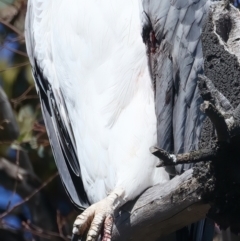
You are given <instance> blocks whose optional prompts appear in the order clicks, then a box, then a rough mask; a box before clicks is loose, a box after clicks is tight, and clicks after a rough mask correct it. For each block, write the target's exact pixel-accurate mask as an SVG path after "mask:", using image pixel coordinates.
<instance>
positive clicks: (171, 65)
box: [143, 0, 210, 174]
mask: <svg viewBox="0 0 240 241" xmlns="http://www.w3.org/2000/svg"><path fill="white" fill-rule="evenodd" d="M209 4H210V1H208V0H161V1H157V0H143V10H144V14H145V17H144V25H145V28H143V31H144V29H145V31H146V30H148V31H153V32H154V34H155V38H156V42H157V43H156V44H157V47H156V50H155V51H154V52H153V53H152V52H151V51H150V52H149V66H150V71H151V73H152V79H153V82H154V87H155V94H156V97H155V105H156V115H157V130H158V146H159V147H161V148H163V149H165V150H168V151H170V152H174V153H183V152H187V151H189V150H192V149H197V147H198V141H199V137H200V132H201V127H202V123H203V119H204V117H205V116H204V114H203V113H202V112H201V111H200V108H199V106H200V104H201V103H202V99H201V96H200V95H199V90H198V87H197V80H198V74H201V73H203V53H202V42H201V32H202V26H203V23H204V21H205V19H206V16H207V14H208V11H209ZM143 35H144V33H143ZM145 35H146V33H145ZM189 167H190V166H189V164H185V165H182V166H180V165H179V166H177V168H176V170H177V173H181V172H182V171H184V170H185V169H188V168H189ZM169 171H170V172H172V174H174V171H175V170H173V169H170V170H169Z"/></svg>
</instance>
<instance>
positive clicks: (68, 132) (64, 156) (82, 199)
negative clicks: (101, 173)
mask: <svg viewBox="0 0 240 241" xmlns="http://www.w3.org/2000/svg"><path fill="white" fill-rule="evenodd" d="M40 3H41V2H40V1H38V2H36V3H33V1H29V3H28V11H27V16H26V31H25V36H26V43H27V48H28V54H29V59H30V62H31V65H32V68H33V76H34V80H35V83H36V88H37V92H38V95H39V97H40V102H41V106H42V113H43V118H44V122H45V125H46V129H47V132H48V136H49V139H50V144H51V147H52V150H53V154H54V157H55V161H56V164H57V167H58V171H59V173H60V177H61V179H62V182H63V184H64V187H65V188H66V190H67V193H68V194H69V197H70V199H71V200H72V202H73V203H74V204H75V205H76V206H77V207H78V208H80V209H83V208H86V207H87V206H88V205H89V202H88V198H87V195H86V193H85V190H84V187H83V183H82V180H81V170H80V165H79V161H78V157H77V154H76V153H77V152H76V143H75V139H74V135H73V130H72V126H71V123H70V120H69V118H68V112H67V108H66V104H65V101H64V98H63V94H62V90H61V89H60V88H58V87H57V85H56V84H55V85H54V86H53V85H52V83H50V82H49V81H48V79H47V78H46V77H45V76H44V73H43V70H42V69H41V68H40V64H39V62H38V59H37V58H36V57H35V56H34V48H35V42H34V37H33V32H32V31H34V30H33V28H32V24H33V21H36V19H37V18H38V17H39V16H40V15H41V4H40ZM33 4H35V6H33ZM42 4H46V3H42ZM34 15H35V16H34ZM38 58H41V56H40V57H39V56H38ZM48 68H49V66H48ZM52 71H53V70H52Z"/></svg>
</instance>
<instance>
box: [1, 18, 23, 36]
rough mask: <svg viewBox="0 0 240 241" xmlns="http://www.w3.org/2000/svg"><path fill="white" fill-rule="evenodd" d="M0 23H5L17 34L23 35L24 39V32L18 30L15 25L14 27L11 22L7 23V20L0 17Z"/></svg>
mask: <svg viewBox="0 0 240 241" xmlns="http://www.w3.org/2000/svg"><path fill="white" fill-rule="evenodd" d="M0 23H2V24H3V25H5V26H6V27H8V28H10V29H11V30H12V31H13V32H15V33H16V34H18V35H19V36H21V37H23V39H24V34H23V33H22V32H21V31H19V30H18V29H17V28H16V27H14V26H13V25H12V24H10V23H8V22H7V21H5V20H3V19H0Z"/></svg>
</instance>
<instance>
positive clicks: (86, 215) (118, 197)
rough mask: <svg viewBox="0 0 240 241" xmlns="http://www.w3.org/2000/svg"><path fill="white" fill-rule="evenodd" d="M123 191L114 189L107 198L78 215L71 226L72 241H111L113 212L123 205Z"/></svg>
mask: <svg viewBox="0 0 240 241" xmlns="http://www.w3.org/2000/svg"><path fill="white" fill-rule="evenodd" d="M123 194H124V191H123V189H120V188H119V189H115V190H114V191H113V192H112V193H111V194H110V195H109V196H107V197H106V198H105V199H103V200H101V201H100V202H98V203H95V204H93V205H91V206H90V207H89V208H87V209H86V210H85V211H84V212H83V213H82V214H80V215H79V216H78V217H77V218H76V220H75V222H74V224H73V231H72V232H73V236H72V241H77V240H82V238H83V237H86V241H97V240H98V237H99V236H100V234H101V233H102V235H101V236H102V237H101V240H102V241H111V234H112V227H113V215H114V211H115V210H116V209H117V208H118V207H119V206H120V205H122V204H123V199H122V196H123Z"/></svg>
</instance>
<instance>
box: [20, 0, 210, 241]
mask: <svg viewBox="0 0 240 241" xmlns="http://www.w3.org/2000/svg"><path fill="white" fill-rule="evenodd" d="M213 2H214V1H211V0H114V1H112V0H72V1H68V0H57V1H55V0H47V1H46V0H29V1H28V7H27V16H26V26H25V36H26V46H27V52H28V55H29V59H30V63H31V66H32V72H33V76H34V80H35V84H36V89H37V92H38V95H39V97H40V102H41V107H42V113H43V117H44V121H45V125H46V128H47V132H48V135H49V139H50V143H51V147H52V150H53V154H54V157H55V161H56V165H57V167H58V171H59V173H60V176H61V180H62V182H63V185H64V187H65V188H66V191H67V193H68V195H69V197H70V199H71V200H72V202H73V203H74V204H75V205H76V206H77V207H78V208H79V209H81V210H85V211H83V212H82V214H80V215H79V216H78V217H77V218H76V221H75V223H74V225H73V234H74V236H73V237H74V238H75V237H82V236H85V235H86V236H87V240H89V241H90V240H91V241H94V240H97V239H98V237H99V235H100V233H101V232H102V240H104V241H109V240H111V229H112V226H113V221H114V220H113V213H114V211H116V210H117V209H118V208H119V207H121V206H122V205H123V204H124V203H126V202H128V201H129V200H133V199H134V198H136V197H137V196H138V195H140V194H141V193H142V192H143V191H144V190H146V189H147V188H149V187H151V186H153V185H155V184H159V183H165V182H167V181H168V180H169V176H173V175H176V174H179V173H182V172H183V171H184V170H186V169H188V168H189V167H190V166H189V164H185V165H178V166H177V167H176V168H167V169H166V170H165V169H164V168H156V165H157V164H158V162H159V160H158V158H157V157H155V156H154V155H152V153H151V152H150V150H149V148H150V147H151V146H158V147H160V148H163V149H165V150H167V151H169V152H172V153H175V154H176V153H183V152H187V151H190V150H194V149H197V148H198V141H199V138H200V133H201V129H202V123H203V120H204V118H205V115H204V113H202V112H201V111H200V108H199V106H200V105H201V103H202V98H201V96H200V93H199V89H198V86H197V80H198V75H199V74H202V73H203V72H204V70H203V53H202V41H201V33H202V27H203V25H204V22H205V20H206V19H207V16H208V14H209V12H210V11H211V8H210V6H211V5H212V4H214V3H213Z"/></svg>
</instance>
